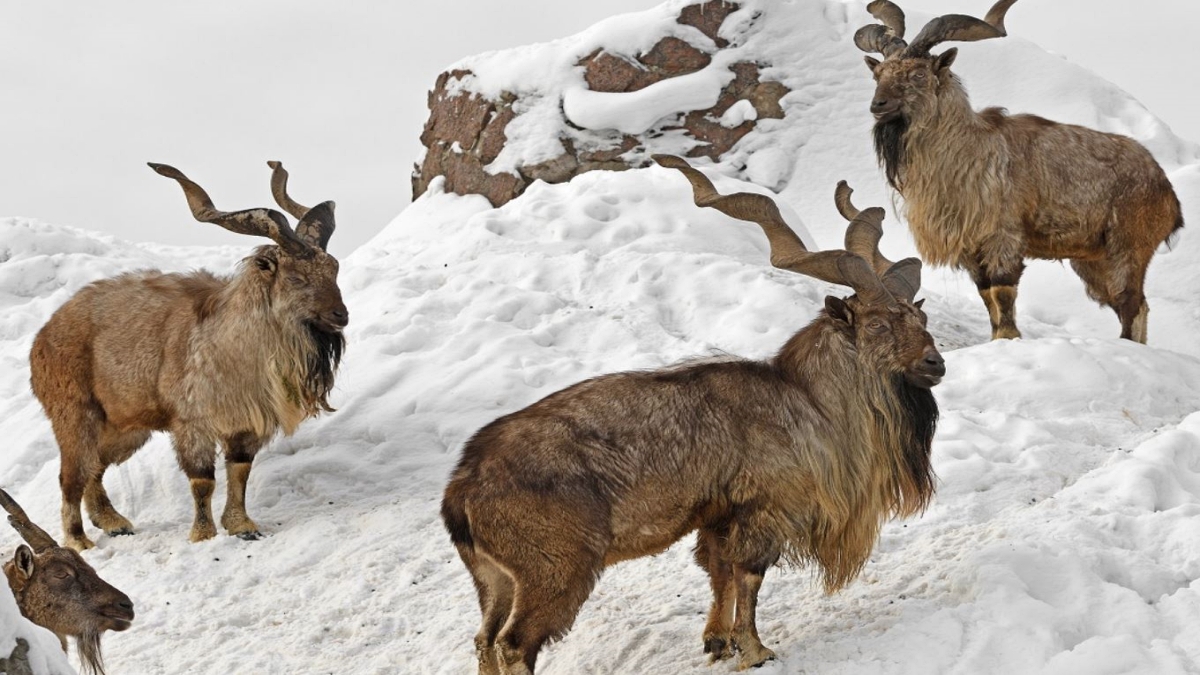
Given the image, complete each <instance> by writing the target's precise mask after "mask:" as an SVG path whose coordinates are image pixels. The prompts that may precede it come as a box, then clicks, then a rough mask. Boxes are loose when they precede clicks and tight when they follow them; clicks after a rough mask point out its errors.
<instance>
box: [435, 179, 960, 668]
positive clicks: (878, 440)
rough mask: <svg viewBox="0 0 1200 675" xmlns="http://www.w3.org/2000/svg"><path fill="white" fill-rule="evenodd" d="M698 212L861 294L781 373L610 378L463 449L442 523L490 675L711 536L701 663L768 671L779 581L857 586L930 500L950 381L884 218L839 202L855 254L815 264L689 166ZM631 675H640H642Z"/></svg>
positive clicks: (724, 364) (696, 370)
mask: <svg viewBox="0 0 1200 675" xmlns="http://www.w3.org/2000/svg"><path fill="white" fill-rule="evenodd" d="M655 160H656V161H657V162H658V163H659V164H661V165H663V166H667V167H671V168H676V169H679V170H680V171H682V172H683V173H684V174H685V175H686V176H687V178H688V179H689V180H690V182H691V184H692V187H693V191H694V195H695V201H696V203H697V204H698V205H700V206H707V207H712V208H715V209H719V210H721V211H722V212H724V213H726V214H728V215H730V216H732V217H734V218H739V219H743V220H750V221H753V222H756V223H758V224H759V225H760V226H761V227H762V229H763V231H764V232H765V233H766V235H767V238H768V240H769V241H770V244H771V261H772V262H773V263H774V264H775V265H776V266H779V267H782V268H785V269H790V270H793V271H796V272H799V273H801V274H806V275H809V276H813V277H816V278H819V279H824V280H826V281H829V282H832V283H837V284H842V285H846V286H849V287H850V288H852V289H853V290H854V291H855V294H854V295H851V296H850V297H849V298H845V299H839V298H836V297H832V296H831V297H828V298H826V300H825V309H824V311H822V312H821V313H820V314H819V315H818V317H817V318H816V319H815V320H814V321H813V322H812V323H811V324H809V325H808V326H807V327H805V328H804V329H802V330H801V331H800V332H798V333H796V334H795V335H794V336H793V337H792V338H791V339H790V340H788V341H787V343H786V344H784V345H783V348H782V349H780V351H779V353H778V354H777V355H776V356H775V357H774V358H773V359H770V360H768V361H749V360H744V359H737V358H724V359H716V360H705V361H695V362H690V363H684V364H681V365H678V366H675V367H671V368H665V369H662V370H657V371H643V372H628V373H619V374H615V375H605V376H601V377H597V378H594V379H591V380H587V381H584V382H581V383H579V384H576V385H574V386H572V387H568V388H567V389H564V390H562V391H559V392H557V393H555V394H551V395H550V396H548V397H546V398H544V399H542V400H541V401H538V402H537V403H534V404H533V405H531V406H529V407H527V408H525V409H524V410H520V411H517V412H515V413H512V414H510V415H506V416H504V417H501V418H500V419H498V420H496V421H494V422H492V423H491V424H489V425H487V426H485V427H484V428H483V429H481V430H480V431H479V432H478V433H476V434H475V436H474V437H473V438H471V440H470V441H468V442H467V444H466V446H465V448H464V449H463V455H462V459H461V460H460V461H459V463H458V466H457V467H456V468H455V470H454V473H453V475H452V476H451V479H450V483H449V485H448V486H447V487H446V492H445V496H444V498H443V501H442V518H443V520H444V522H445V524H446V528H447V530H449V532H450V538H451V540H452V541H453V542H454V545H455V547H456V548H457V549H458V552H459V555H460V556H461V557H462V560H463V563H465V564H466V566H467V569H468V570H470V573H471V576H472V577H473V578H474V581H475V587H476V589H477V591H478V593H479V605H480V608H481V610H482V613H483V624H482V626H481V627H480V629H479V633H478V634H477V635H476V637H475V647H476V652H477V655H478V659H479V672H480V673H481V675H497V674H503V675H514V674H517V673H520V674H526V673H531V672H532V671H533V668H534V662H535V661H536V659H537V654H538V650H540V649H541V647H542V645H543V644H545V643H546V642H547V641H548V640H553V639H557V638H559V637H561V636H563V635H564V634H565V633H566V632H567V630H568V629H569V628H570V627H571V624H572V622H573V621H574V619H575V615H576V613H577V612H578V611H579V608H580V606H581V605H582V604H583V602H584V600H585V599H586V598H587V597H588V595H589V594H590V593H591V590H592V587H593V586H594V585H595V583H596V580H597V578H598V577H599V576H600V573H601V572H602V571H603V570H604V568H605V567H607V566H609V565H612V564H614V563H617V562H620V561H622V560H629V559H631V558H638V557H642V556H646V555H651V554H655V553H658V552H660V551H662V550H664V549H666V548H667V547H668V546H670V545H671V544H672V543H674V542H676V541H678V540H679V539H680V538H682V537H683V536H684V535H686V534H688V533H689V532H692V531H694V530H698V531H699V536H698V540H697V545H696V561H697V562H698V563H699V564H700V566H701V567H703V568H704V569H705V570H707V572H708V574H709V576H710V579H711V584H712V591H713V604H712V609H711V611H710V612H709V616H708V623H707V625H706V627H705V629H704V636H703V638H704V650H705V652H707V653H709V654H711V655H712V658H713V659H714V660H717V659H725V658H729V657H732V656H733V655H734V653H735V652H740V656H739V662H738V664H739V667H742V668H745V667H749V666H754V665H759V664H761V663H763V662H764V661H766V660H767V659H770V658H771V657H772V656H773V653H772V652H771V650H769V649H767V648H766V647H764V646H763V644H762V642H761V641H760V640H759V637H758V630H757V628H756V626H755V603H756V602H757V596H758V589H759V585H760V584H761V583H762V579H763V574H764V573H765V572H766V570H767V568H768V567H770V566H771V565H773V564H774V563H775V562H776V561H777V560H779V559H780V558H784V559H786V560H788V561H791V562H794V563H797V564H802V563H811V564H813V565H815V566H816V569H818V570H819V572H820V574H821V576H822V579H823V581H824V585H825V589H826V590H827V591H829V592H832V591H835V590H837V589H839V588H841V587H842V586H843V585H845V584H846V583H848V582H849V581H851V580H852V579H853V578H854V577H855V576H856V575H857V574H858V572H859V570H860V569H861V568H862V566H863V564H864V563H865V562H866V560H867V556H868V555H869V554H870V552H871V549H872V547H873V546H874V544H875V541H876V538H877V536H878V533H879V528H880V526H881V524H882V523H883V522H884V521H885V520H886V519H887V518H888V517H890V516H892V515H901V516H904V515H909V514H913V513H916V512H918V511H920V510H922V509H923V508H924V507H925V505H926V504H927V503H928V501H929V499H930V498H931V496H932V495H933V474H932V471H931V469H930V464H929V450H930V443H931V440H932V438H933V431H934V427H935V425H936V422H937V414H938V411H937V404H936V402H935V401H934V398H933V395H932V393H931V392H930V387H933V386H934V385H936V384H937V383H938V382H939V381H941V378H942V376H943V375H944V373H945V365H944V362H943V360H942V357H941V355H940V354H939V353H938V351H937V349H936V348H935V347H934V344H933V339H932V338H931V337H930V335H929V333H928V332H926V330H925V321H926V319H925V314H924V313H923V312H922V311H921V309H920V305H921V303H920V302H916V303H914V302H913V295H914V294H915V293H916V291H917V288H918V287H919V285H920V263H919V262H918V261H916V260H914V259H908V260H905V261H901V262H900V263H896V264H894V265H893V264H892V263H891V262H890V261H888V260H886V259H885V258H883V256H881V255H879V253H878V249H877V245H878V242H879V236H880V234H881V230H880V223H881V222H882V219H883V210H882V209H879V208H873V209H866V210H865V211H861V212H859V211H858V210H857V209H855V208H854V207H853V206H852V205H851V204H850V199H849V197H850V191H849V188H848V187H846V186H845V185H844V184H842V185H839V188H838V194H837V201H838V205H839V209H840V210H841V212H842V213H843V215H845V216H846V217H847V218H848V219H849V220H851V223H850V226H849V229H848V230H847V233H846V243H845V247H846V250H840V251H820V252H810V251H808V250H806V249H805V247H804V244H803V243H802V242H801V240H800V239H799V238H798V237H797V236H796V235H795V234H794V233H793V232H792V231H791V229H789V228H788V226H787V224H786V223H785V222H784V221H783V218H782V217H781V216H780V214H779V210H778V208H776V206H775V203H774V202H773V201H772V200H771V199H770V198H768V197H765V196H762V195H755V194H748V193H738V194H733V195H720V194H718V193H717V192H716V190H715V189H714V188H713V185H712V183H710V182H709V181H708V179H707V178H706V177H705V176H704V175H703V174H702V173H700V172H699V171H697V170H695V169H693V168H692V167H690V166H688V165H687V164H686V162H684V161H683V160H682V159H679V158H677V157H667V156H658V157H655ZM631 670H636V667H632V666H631Z"/></svg>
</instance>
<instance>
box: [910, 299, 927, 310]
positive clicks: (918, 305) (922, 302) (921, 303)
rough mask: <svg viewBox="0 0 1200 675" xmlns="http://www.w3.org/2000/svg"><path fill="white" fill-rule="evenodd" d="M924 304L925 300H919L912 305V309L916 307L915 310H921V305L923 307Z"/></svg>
mask: <svg viewBox="0 0 1200 675" xmlns="http://www.w3.org/2000/svg"><path fill="white" fill-rule="evenodd" d="M924 304H925V298H921V299H920V300H918V301H916V302H914V303H913V307H916V308H917V309H921V305H924Z"/></svg>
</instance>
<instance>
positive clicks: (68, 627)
mask: <svg viewBox="0 0 1200 675" xmlns="http://www.w3.org/2000/svg"><path fill="white" fill-rule="evenodd" d="M4 576H5V577H6V578H7V580H8V585H9V588H11V589H12V592H13V595H14V596H15V597H16V600H17V607H18V608H20V610H21V616H24V617H25V618H26V619H29V620H30V621H32V622H33V623H36V624H37V625H39V626H42V627H44V628H46V629H48V630H50V631H51V632H53V633H54V634H55V635H57V636H58V639H59V640H60V641H61V642H62V646H63V649H64V650H65V649H66V648H67V638H68V637H72V638H75V646H76V649H77V652H78V654H79V661H80V663H81V664H82V666H83V672H84V673H97V674H99V675H103V673H104V659H103V657H102V655H101V652H100V636H101V634H102V633H103V632H104V631H108V630H113V631H123V630H125V629H126V628H129V626H130V624H131V623H132V621H133V603H132V602H130V600H129V597H128V596H126V595H125V594H124V593H122V592H121V591H119V590H117V589H116V588H113V587H112V586H111V585H110V584H108V583H107V582H105V581H104V580H103V579H101V578H100V576H99V575H97V574H96V571H95V570H94V569H92V566H91V565H89V564H87V562H86V561H84V559H83V558H82V557H80V555H79V554H78V553H76V552H75V551H72V550H71V549H67V548H62V547H60V546H54V547H51V548H48V549H46V550H43V551H41V552H38V553H34V552H33V551H32V550H31V549H30V548H29V547H28V546H24V545H22V546H21V547H19V548H18V549H17V553H16V555H15V556H13V558H12V559H11V560H9V561H8V562H7V563H5V564H4Z"/></svg>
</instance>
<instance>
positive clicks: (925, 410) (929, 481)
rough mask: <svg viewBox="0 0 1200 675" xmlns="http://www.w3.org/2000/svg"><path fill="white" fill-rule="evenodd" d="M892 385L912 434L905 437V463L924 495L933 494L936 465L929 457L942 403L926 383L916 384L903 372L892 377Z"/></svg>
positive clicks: (915, 483) (914, 482) (909, 431)
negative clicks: (917, 385) (926, 387)
mask: <svg viewBox="0 0 1200 675" xmlns="http://www.w3.org/2000/svg"><path fill="white" fill-rule="evenodd" d="M892 389H893V391H895V392H896V400H897V401H899V402H900V408H901V410H902V411H903V413H904V419H905V421H906V422H907V424H906V425H905V426H906V427H907V431H908V433H909V434H910V437H909V438H906V439H904V441H905V442H904V465H905V466H906V467H907V468H908V472H909V475H910V476H912V480H913V484H914V485H916V486H917V487H918V489H919V490H920V491H921V494H923V495H932V494H933V487H934V485H933V466H932V464H931V463H930V461H929V454H930V451H931V450H932V449H933V434H934V431H936V430H937V422H938V414H939V413H938V406H937V401H936V400H935V399H934V398H933V392H932V391H930V390H928V389H925V388H924V387H914V386H913V385H911V384H909V383H908V382H907V381H906V380H905V379H904V376H903V375H895V376H893V377H892Z"/></svg>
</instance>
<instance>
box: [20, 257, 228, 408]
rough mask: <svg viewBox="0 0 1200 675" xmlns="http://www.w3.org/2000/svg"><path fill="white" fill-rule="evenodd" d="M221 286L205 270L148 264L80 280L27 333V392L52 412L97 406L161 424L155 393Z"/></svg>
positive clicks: (178, 367)
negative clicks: (149, 267)
mask: <svg viewBox="0 0 1200 675" xmlns="http://www.w3.org/2000/svg"><path fill="white" fill-rule="evenodd" d="M224 285H225V282H224V281H223V280H221V279H219V278H217V277H215V276H213V275H212V274H209V273H207V272H194V273H191V274H164V273H161V272H156V271H147V272H132V273H127V274H122V275H120V276H117V277H113V278H111V279H104V280H101V281H97V282H95V283H93V284H91V285H89V286H86V287H84V288H83V289H81V290H80V291H79V292H77V293H76V294H75V295H74V296H73V297H72V298H71V299H70V300H68V301H67V302H66V303H65V304H64V305H63V306H62V307H60V308H59V309H58V310H57V311H55V313H54V314H53V315H52V316H51V317H50V320H49V321H48V322H47V323H46V325H45V326H43V327H42V329H41V330H40V331H39V332H38V334H37V337H36V338H35V339H34V342H33V348H32V350H31V352H30V355H29V360H30V371H31V376H30V384H31V385H32V388H33V392H34V395H35V396H37V398H38V400H39V401H41V403H42V405H43V407H45V408H46V411H47V414H48V415H50V416H51V417H52V418H53V417H54V416H55V414H56V411H59V410H62V409H63V408H64V407H77V406H80V405H88V406H96V405H98V406H100V408H101V410H102V411H103V413H104V414H105V416H106V417H107V418H108V419H109V420H110V421H111V422H113V423H114V424H116V425H118V426H126V425H129V426H137V427H161V426H162V424H161V420H158V418H160V417H162V415H163V414H165V411H163V410H162V409H161V408H162V403H161V401H162V400H163V396H162V393H163V392H164V391H166V390H168V389H170V388H172V387H174V386H175V385H177V384H178V382H179V379H180V378H181V376H182V373H183V364H184V361H185V359H186V354H187V348H188V341H189V338H190V336H191V332H192V328H193V327H194V326H195V325H196V323H197V322H199V321H200V320H202V319H203V317H204V316H205V315H206V314H207V313H209V312H211V310H212V303H214V302H215V300H216V297H217V295H218V293H219V292H220V290H221V289H222V288H223V287H224ZM126 418H128V419H126ZM155 420H158V421H155Z"/></svg>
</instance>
